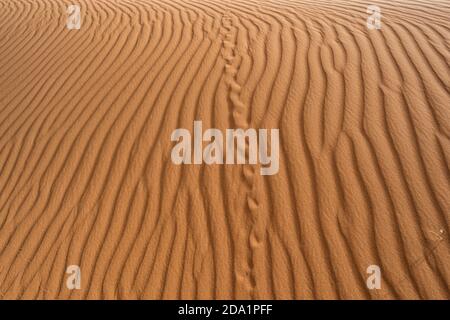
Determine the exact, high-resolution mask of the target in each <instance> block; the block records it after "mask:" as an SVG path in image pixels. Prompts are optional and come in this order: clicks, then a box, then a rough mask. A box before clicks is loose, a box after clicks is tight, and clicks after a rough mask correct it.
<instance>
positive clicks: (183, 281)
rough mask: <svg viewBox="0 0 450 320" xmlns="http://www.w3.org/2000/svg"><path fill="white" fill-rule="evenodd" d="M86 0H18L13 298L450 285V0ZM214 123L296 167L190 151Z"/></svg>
mask: <svg viewBox="0 0 450 320" xmlns="http://www.w3.org/2000/svg"><path fill="white" fill-rule="evenodd" d="M71 3H72V2H71V1H60V0H0V297H1V298H4V299H17V298H21V299H55V298H57V299H66V298H72V299H131V298H143V299H168V298H170V299H177V298H189V299H191V298H192V299H206V298H217V299H228V298H230V299H236V298H239V299H261V298H264V299H271V298H274V299H325V298H327V299H350V298H354V299H406V298H409V299H449V298H450V242H449V231H450V228H449V226H450V220H449V214H450V20H449V17H450V1H448V0H434V1H432V0H430V1H425V0H393V1H392V0H389V1H387V0H374V1H370V2H365V1H362V0H354V1H344V0H336V1H331V0H329V1H325V0H278V1H265V0H258V1H257V0H231V1H219V0H151V1H150V0H77V1H76V2H75V3H76V4H79V5H80V7H81V17H82V25H81V29H80V30H68V29H67V28H66V20H67V13H66V10H67V5H69V4H71ZM369 4H376V5H378V6H379V7H380V8H381V10H382V12H381V13H382V28H381V29H380V30H376V29H375V30H369V29H368V28H367V27H366V20H367V17H368V13H367V12H366V10H367V6H368V5H369ZM194 120H201V121H202V122H203V127H204V128H218V129H220V130H225V129H226V128H256V129H258V128H279V129H280V170H279V172H278V174H276V175H273V176H262V175H260V174H259V165H248V164H247V165H205V164H203V165H175V164H173V163H172V161H171V156H170V155H171V149H172V147H173V145H174V143H173V142H171V141H170V134H171V132H172V131H173V130H174V129H176V128H189V129H192V127H193V122H194ZM69 265H79V266H80V268H81V289H80V290H69V289H68V288H67V287H66V279H67V277H68V274H66V269H67V267H68V266H69ZM369 265H378V266H379V267H380V268H381V273H382V285H381V289H378V290H377V289H375V290H369V289H368V288H367V286H366V279H367V277H368V276H369V275H368V274H367V273H366V269H367V267H368V266H369Z"/></svg>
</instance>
